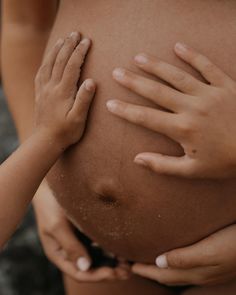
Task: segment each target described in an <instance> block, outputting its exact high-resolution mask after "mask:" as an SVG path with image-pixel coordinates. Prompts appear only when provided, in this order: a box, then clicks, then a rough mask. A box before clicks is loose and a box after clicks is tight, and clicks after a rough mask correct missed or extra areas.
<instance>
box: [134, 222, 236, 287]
mask: <svg viewBox="0 0 236 295" xmlns="http://www.w3.org/2000/svg"><path fill="white" fill-rule="evenodd" d="M156 263H157V265H158V267H157V266H154V265H142V264H135V265H134V266H133V268H132V270H133V272H134V273H136V274H138V275H141V276H143V277H146V278H149V279H152V280H156V281H158V282H159V283H161V284H165V285H215V284H220V283H224V282H228V281H230V280H232V279H234V278H236V225H232V226H229V227H227V228H225V229H223V230H221V231H219V232H216V233H215V234H213V235H211V236H209V237H208V238H206V239H205V240H202V241H200V242H198V243H197V244H195V245H192V246H190V247H186V248H182V249H177V250H173V251H170V252H168V253H166V254H164V255H162V256H160V257H158V258H157V259H156Z"/></svg>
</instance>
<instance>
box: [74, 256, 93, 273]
mask: <svg viewBox="0 0 236 295" xmlns="http://www.w3.org/2000/svg"><path fill="white" fill-rule="evenodd" d="M90 266H91V263H90V261H89V260H88V259H87V258H86V257H80V258H79V259H78V260H77V267H78V269H79V270H80V271H84V272H85V271H88V270H89V269H90Z"/></svg>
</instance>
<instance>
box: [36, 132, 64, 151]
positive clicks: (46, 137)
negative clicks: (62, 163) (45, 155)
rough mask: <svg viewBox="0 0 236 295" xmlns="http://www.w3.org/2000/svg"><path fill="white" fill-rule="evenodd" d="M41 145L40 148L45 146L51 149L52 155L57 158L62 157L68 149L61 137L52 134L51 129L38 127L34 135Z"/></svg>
mask: <svg viewBox="0 0 236 295" xmlns="http://www.w3.org/2000/svg"><path fill="white" fill-rule="evenodd" d="M32 136H33V137H34V138H37V139H36V140H37V141H38V142H39V143H40V146H41V147H42V146H44V147H45V149H49V150H50V153H51V154H53V155H55V156H58V157H59V156H60V155H61V154H62V153H63V152H64V151H65V149H66V146H65V144H64V143H63V141H62V140H61V138H60V136H59V135H57V134H56V133H54V132H52V131H51V130H50V129H49V128H45V127H38V128H37V129H36V130H35V131H34V132H33V135H32Z"/></svg>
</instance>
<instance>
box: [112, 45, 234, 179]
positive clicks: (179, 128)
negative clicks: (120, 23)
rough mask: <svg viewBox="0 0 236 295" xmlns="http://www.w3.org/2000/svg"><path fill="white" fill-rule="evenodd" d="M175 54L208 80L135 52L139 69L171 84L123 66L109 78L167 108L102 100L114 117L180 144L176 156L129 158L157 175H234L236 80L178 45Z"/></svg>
mask: <svg viewBox="0 0 236 295" xmlns="http://www.w3.org/2000/svg"><path fill="white" fill-rule="evenodd" d="M175 53H176V54H177V55H178V57H180V58H181V59H182V60H183V61H185V62H187V63H188V64H190V65H191V66H192V67H193V68H195V69H196V70H198V71H199V72H200V73H201V74H202V76H203V77H204V78H205V80H206V81H208V83H203V82H201V81H199V80H198V79H196V78H194V77H193V76H192V75H190V74H188V73H186V72H185V71H182V70H180V69H179V68H176V67H174V66H172V65H170V64H167V63H165V62H163V61H161V60H158V59H157V58H155V57H152V56H149V55H146V54H141V55H138V56H136V58H135V63H136V65H137V66H138V67H139V68H140V69H141V70H143V71H145V72H147V73H149V74H152V75H154V76H156V77H158V78H161V79H162V80H164V81H165V82H167V83H168V84H170V85H172V86H173V88H171V87H169V86H165V85H163V84H161V83H159V82H157V81H153V80H150V79H147V78H144V77H141V76H140V75H137V74H134V73H132V72H130V71H125V70H123V69H121V70H116V71H115V72H114V78H115V79H116V81H117V82H119V83H120V84H121V85H123V86H125V87H127V88H129V89H130V90H131V91H134V92H136V93H138V94H139V95H141V96H144V97H146V98H147V99H150V100H151V101H153V102H154V103H156V104H157V105H160V106H161V107H163V108H165V109H167V110H168V111H162V110H158V109H156V108H150V107H142V106H137V105H132V104H127V103H125V102H121V101H110V102H108V109H109V110H110V111H111V112H112V113H114V114H116V115H117V116H119V117H121V118H124V119H126V120H128V121H130V122H132V123H135V124H137V125H142V126H144V127H146V128H149V129H152V130H153V131H156V132H160V133H163V134H165V135H167V136H169V137H170V138H172V139H173V140H175V141H177V142H179V143H180V145H181V146H182V148H183V150H184V155H183V156H182V157H170V156H166V155H162V154H157V153H142V154H139V155H137V157H136V158H135V162H136V163H137V164H140V165H143V166H147V167H149V168H151V169H153V170H154V171H155V172H157V173H164V174H172V175H178V176H184V177H196V178H202V177H203V178H222V177H231V176H233V177H235V176H236V137H235V134H236V125H235V114H236V82H235V81H233V80H232V79H231V78H230V77H229V76H227V75H226V74H225V73H223V71H221V70H220V69H219V68H217V66H215V65H214V64H213V63H212V62H210V61H209V60H208V59H207V58H206V57H205V56H203V55H201V54H199V53H198V52H196V51H195V50H193V49H191V48H189V47H188V46H186V45H183V44H177V45H176V46H175Z"/></svg>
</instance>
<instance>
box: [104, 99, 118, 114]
mask: <svg viewBox="0 0 236 295" xmlns="http://www.w3.org/2000/svg"><path fill="white" fill-rule="evenodd" d="M106 105H107V108H108V110H109V111H110V112H112V113H113V112H115V110H116V108H117V102H116V101H115V100H109V101H108V102H107V103H106Z"/></svg>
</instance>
